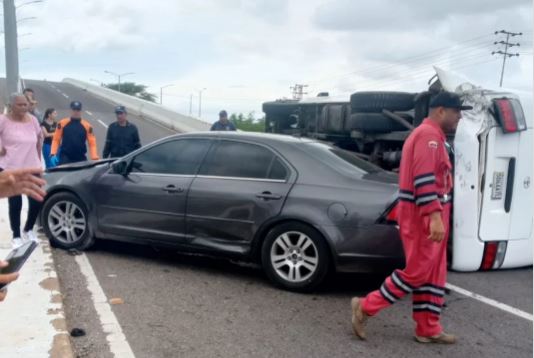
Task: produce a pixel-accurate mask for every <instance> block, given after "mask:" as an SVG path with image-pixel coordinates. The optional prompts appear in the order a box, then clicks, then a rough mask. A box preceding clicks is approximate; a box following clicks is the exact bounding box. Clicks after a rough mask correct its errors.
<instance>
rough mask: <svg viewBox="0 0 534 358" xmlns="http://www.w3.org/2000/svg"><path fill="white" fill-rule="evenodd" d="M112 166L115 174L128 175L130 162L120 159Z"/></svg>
mask: <svg viewBox="0 0 534 358" xmlns="http://www.w3.org/2000/svg"><path fill="white" fill-rule="evenodd" d="M111 168H112V170H113V173H115V174H120V175H123V176H127V175H128V162H125V161H122V160H121V161H118V162H116V163H113V164H112V165H111Z"/></svg>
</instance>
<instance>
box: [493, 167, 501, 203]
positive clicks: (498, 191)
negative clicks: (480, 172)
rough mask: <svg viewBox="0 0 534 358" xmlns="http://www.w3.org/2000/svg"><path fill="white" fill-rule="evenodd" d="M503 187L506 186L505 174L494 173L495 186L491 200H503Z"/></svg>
mask: <svg viewBox="0 0 534 358" xmlns="http://www.w3.org/2000/svg"><path fill="white" fill-rule="evenodd" d="M503 185H504V172H495V173H493V185H492V186H491V200H501V199H502V189H503Z"/></svg>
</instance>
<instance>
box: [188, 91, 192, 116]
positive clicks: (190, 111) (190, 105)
mask: <svg viewBox="0 0 534 358" xmlns="http://www.w3.org/2000/svg"><path fill="white" fill-rule="evenodd" d="M189 115H190V116H191V115H193V94H192V93H191V94H190V95H189Z"/></svg>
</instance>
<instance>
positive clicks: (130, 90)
mask: <svg viewBox="0 0 534 358" xmlns="http://www.w3.org/2000/svg"><path fill="white" fill-rule="evenodd" d="M104 87H107V88H109V89H112V90H115V91H119V84H118V83H108V84H106V85H104ZM147 87H148V86H145V85H141V84H137V83H134V82H124V83H121V90H120V92H122V93H124V94H129V95H130V96H134V97H138V98H141V99H144V100H146V101H150V102H156V95H155V94H152V93H149V92H147V91H146V89H147Z"/></svg>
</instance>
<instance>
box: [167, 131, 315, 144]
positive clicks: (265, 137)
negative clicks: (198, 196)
mask: <svg viewBox="0 0 534 358" xmlns="http://www.w3.org/2000/svg"><path fill="white" fill-rule="evenodd" d="M174 137H177V138H185V137H188V138H195V137H202V138H210V137H212V138H217V139H241V140H247V141H252V142H258V143H265V144H275V143H287V144H291V143H295V144H298V143H313V142H317V141H316V140H313V139H310V138H304V137H297V136H292V135H284V134H272V133H261V132H240V131H239V132H234V131H227V132H225V131H221V132H217V131H212V132H190V133H183V134H177V135H175V136H174Z"/></svg>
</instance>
